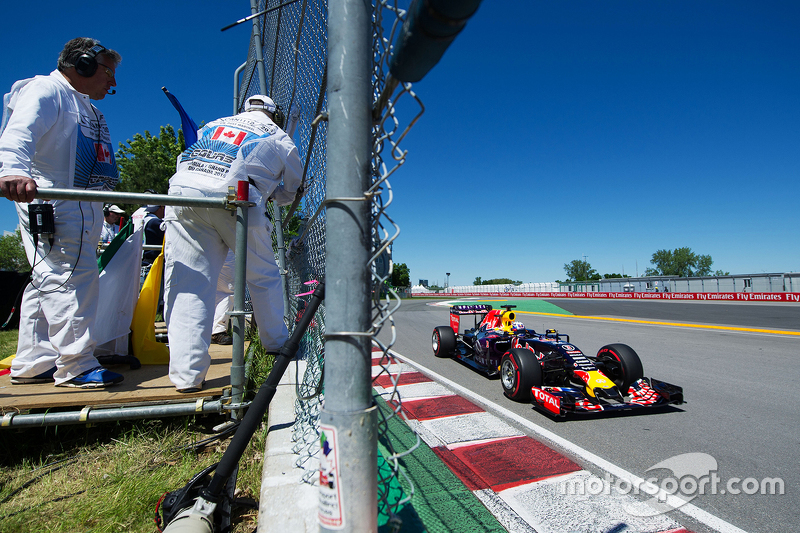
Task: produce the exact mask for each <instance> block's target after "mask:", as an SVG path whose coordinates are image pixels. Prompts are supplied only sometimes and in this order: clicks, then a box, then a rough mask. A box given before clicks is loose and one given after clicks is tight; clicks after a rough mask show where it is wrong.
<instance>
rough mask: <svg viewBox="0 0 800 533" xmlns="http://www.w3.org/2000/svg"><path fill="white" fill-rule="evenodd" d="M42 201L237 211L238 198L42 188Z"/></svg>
mask: <svg viewBox="0 0 800 533" xmlns="http://www.w3.org/2000/svg"><path fill="white" fill-rule="evenodd" d="M36 198H38V199H40V200H84V201H88V202H103V203H114V202H117V203H121V204H145V205H180V206H185V207H210V208H216V209H230V210H234V209H236V205H235V200H236V198H235V197H234V198H229V197H228V196H216V197H209V196H206V197H193V196H171V195H169V194H147V193H134V192H113V191H86V190H81V189H57V188H54V187H53V188H45V187H43V188H40V189H37V191H36Z"/></svg>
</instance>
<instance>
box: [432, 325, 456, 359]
mask: <svg viewBox="0 0 800 533" xmlns="http://www.w3.org/2000/svg"><path fill="white" fill-rule="evenodd" d="M431 345H432V346H433V355H435V356H436V357H450V356H451V355H452V354H453V352H454V351H455V349H456V334H455V332H453V328H451V327H450V326H436V327H435V328H434V329H433V337H432V338H431Z"/></svg>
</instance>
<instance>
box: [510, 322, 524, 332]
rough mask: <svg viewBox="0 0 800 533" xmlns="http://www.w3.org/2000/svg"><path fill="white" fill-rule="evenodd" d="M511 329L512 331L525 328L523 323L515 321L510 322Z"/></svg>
mask: <svg viewBox="0 0 800 533" xmlns="http://www.w3.org/2000/svg"><path fill="white" fill-rule="evenodd" d="M511 329H512V330H513V331H522V330H524V329H525V324H523V323H522V322H519V321H515V322H513V323H512V324H511Z"/></svg>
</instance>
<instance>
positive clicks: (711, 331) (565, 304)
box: [394, 298, 800, 532]
mask: <svg viewBox="0 0 800 533" xmlns="http://www.w3.org/2000/svg"><path fill="white" fill-rule="evenodd" d="M491 300H493V302H492V304H493V305H494V306H495V307H497V306H498V305H502V304H503V303H504V302H502V301H498V300H499V299H497V298H493V299H491ZM530 302H537V305H545V307H544V308H540V310H534V311H524V310H522V309H523V307H527V305H518V308H517V310H518V314H519V317H520V319H521V320H522V321H523V322H524V323H525V324H526V326H527V327H529V328H534V329H537V330H539V329H543V328H551V327H554V328H556V329H558V330H559V331H560V332H562V333H568V334H570V336H571V341H572V342H573V343H575V344H576V345H578V346H579V347H580V348H581V349H582V350H583V351H584V352H585V353H587V354H591V355H593V354H594V353H596V351H597V350H598V349H599V348H600V346H602V345H604V344H608V343H611V342H625V343H626V344H629V345H631V346H632V347H634V348H635V349H636V351H637V352H638V353H639V355H640V357H641V359H642V361H643V366H644V369H645V375H648V376H652V377H655V378H658V379H662V380H665V381H669V382H672V383H675V384H678V385H681V386H683V387H684V389H685V392H686V399H687V402H688V403H687V404H685V405H682V406H680V407H676V408H670V409H667V410H665V411H663V412H659V413H655V414H652V415H639V416H610V417H583V418H577V419H575V418H573V419H569V420H567V421H559V420H555V419H551V418H548V417H547V416H545V415H543V414H541V413H540V412H538V411H536V410H534V409H533V408H532V407H531V406H530V405H529V404H517V403H514V402H511V401H510V400H508V399H507V398H505V397H504V396H503V395H502V392H501V389H500V385H499V383H498V382H497V381H496V380H488V379H486V378H485V377H483V376H481V375H480V374H478V373H476V372H474V371H473V370H471V369H469V368H467V367H465V366H463V365H461V364H459V363H457V362H455V361H453V360H440V359H436V358H434V357H433V356H432V355H431V349H430V336H431V331H432V330H433V327H435V326H437V325H444V324H447V323H448V312H447V308H446V307H436V306H431V305H429V304H431V303H432V302H431V301H429V300H427V301H426V300H405V301H404V302H403V305H402V306H401V308H400V309H399V310H398V311H397V312H396V313H395V322H396V325H397V330H398V337H397V342H396V344H395V346H394V349H395V350H396V351H397V352H398V353H399V354H401V355H403V356H405V357H408V358H409V359H411V360H412V361H415V362H418V363H419V364H422V365H424V366H426V367H428V368H430V369H432V370H433V371H434V372H436V373H439V374H441V375H443V376H446V377H447V378H448V379H451V380H453V381H454V382H456V383H458V384H459V385H461V386H463V387H465V388H467V389H468V390H470V391H472V392H474V393H476V394H478V395H480V396H481V397H483V398H485V399H486V400H487V401H489V402H494V403H496V404H498V405H502V406H503V407H504V408H505V409H508V410H509V411H510V412H512V413H513V414H514V415H517V416H520V417H523V418H524V419H525V420H526V421H529V423H530V424H533V425H535V426H536V427H539V428H542V429H543V430H545V431H547V432H552V433H553V434H555V435H557V436H558V437H559V438H561V439H565V440H566V441H569V442H570V443H573V444H574V447H573V448H574V449H571V450H566V451H565V453H566V455H567V456H568V457H570V458H571V459H573V460H574V461H576V462H577V463H579V464H581V465H582V466H583V467H584V468H586V469H588V470H593V468H594V469H595V470H596V467H595V466H593V465H590V464H586V463H587V461H586V460H585V458H584V457H582V456H581V453H580V452H579V451H577V452H576V451H575V449H577V450H585V451H586V452H587V453H589V454H593V455H595V456H597V457H600V458H602V459H603V460H605V461H608V462H609V463H611V464H613V465H616V466H618V467H619V468H621V469H623V470H625V471H627V472H631V473H633V474H635V475H637V476H642V477H644V478H647V477H649V476H650V475H651V474H652V472H649V470H651V467H653V466H654V465H656V464H657V463H659V462H661V461H664V460H666V459H669V458H671V457H674V456H678V455H681V454H686V453H703V454H707V455H709V456H711V457H713V458H714V459H715V460H716V462H717V464H718V470H717V473H718V475H719V477H720V478H721V479H722V480H724V481H725V480H730V479H732V478H734V477H739V478H742V479H744V478H752V479H756V480H763V479H765V478H780V479H781V480H782V482H783V483H784V487H785V494H783V495H774V494H766V495H761V494H752V495H746V494H738V495H733V494H729V493H728V494H721V492H717V493H716V494H703V495H698V496H696V498H695V499H694V500H693V501H692V504H693V505H695V506H697V507H698V508H700V509H702V510H703V511H704V512H706V513H709V514H710V515H712V516H715V517H718V518H719V519H720V520H721V521H722V522H723V523H724V524H730V525H732V526H735V527H738V528H741V529H743V530H745V531H749V532H768V531H795V530H797V519H796V508H797V505H798V503H800V499H799V497H798V487H800V473H799V472H798V468H797V466H798V459H797V458H798V454H797V445H798V443H800V429H799V428H798V421H800V419H798V413H800V402H799V401H798V397H797V395H796V394H794V393H793V392H792V391H794V390H795V389H796V384H797V381H798V379H800V372H799V371H798V366H799V365H798V357H800V306H796V305H794V304H779V305H778V304H762V303H752V302H748V303H742V304H736V303H733V304H717V303H706V302H702V303H701V302H674V301H670V302H638V301H637V302H627V301H626V302H619V301H610V302H609V301H596V300H572V299H571V300H550V301H549V302H543V301H541V300H538V301H537V300H531V301H530ZM509 303H514V302H509ZM559 307H560V309H559ZM570 314H572V315H575V316H569V315H570ZM559 315H561V316H559ZM522 429H523V430H524V431H528V430H526V429H525V428H522ZM532 436H534V437H535V435H532ZM595 473H596V474H598V475H600V474H601V473H600V472H595ZM673 513H674V514H675V515H676V516H675V518H676V520H678V521H679V522H681V523H683V524H684V525H686V526H687V527H691V528H692V529H693V530H694V531H697V532H703V531H715V530H720V531H724V527H723V528H716V529H715V528H714V527H710V526H709V525H708V524H706V523H703V522H696V521H694V519H692V518H687V517H686V516H684V515H682V514H680V513H678V512H677V511H673V512H672V513H671V514H673Z"/></svg>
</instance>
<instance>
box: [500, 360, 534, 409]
mask: <svg viewBox="0 0 800 533" xmlns="http://www.w3.org/2000/svg"><path fill="white" fill-rule="evenodd" d="M500 383H501V384H502V385H503V394H505V395H506V396H508V397H509V398H511V399H512V400H514V401H516V402H529V401H530V400H531V387H541V386H542V366H541V365H540V364H539V361H538V360H537V359H536V354H534V353H533V352H532V351H530V350H526V349H524V348H512V349H511V350H509V351H507V352H506V353H504V354H503V357H502V358H501V359H500Z"/></svg>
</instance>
